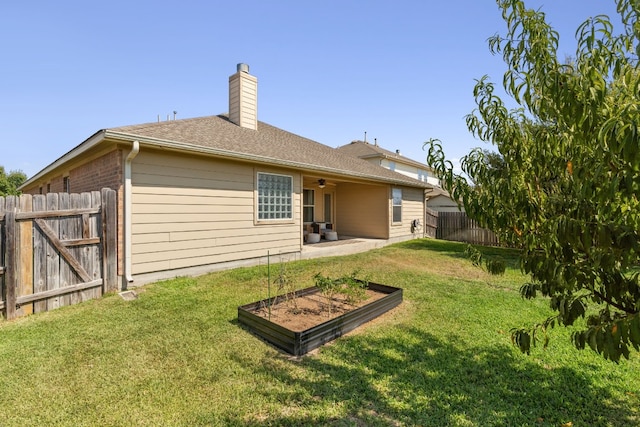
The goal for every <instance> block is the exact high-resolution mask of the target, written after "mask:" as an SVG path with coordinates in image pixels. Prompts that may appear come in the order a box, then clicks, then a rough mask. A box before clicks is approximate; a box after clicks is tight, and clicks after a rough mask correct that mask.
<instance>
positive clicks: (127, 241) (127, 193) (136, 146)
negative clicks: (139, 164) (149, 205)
mask: <svg viewBox="0 0 640 427" xmlns="http://www.w3.org/2000/svg"><path fill="white" fill-rule="evenodd" d="M139 152H140V142H138V141H137V140H134V141H133V143H132V144H131V151H130V152H129V154H128V155H127V158H126V160H125V162H124V203H123V204H124V206H123V207H124V224H123V226H124V227H123V232H122V238H123V240H124V245H123V247H124V277H125V280H126V283H131V282H133V276H132V275H131V251H132V250H131V238H132V235H131V223H132V219H131V209H132V201H131V163H132V162H133V159H134V158H135V157H136V156H137V155H138V153H139Z"/></svg>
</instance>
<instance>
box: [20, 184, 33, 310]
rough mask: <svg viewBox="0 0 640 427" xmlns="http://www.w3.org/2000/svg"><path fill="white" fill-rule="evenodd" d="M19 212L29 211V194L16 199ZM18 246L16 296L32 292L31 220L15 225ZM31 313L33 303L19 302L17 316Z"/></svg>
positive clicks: (30, 204)
mask: <svg viewBox="0 0 640 427" xmlns="http://www.w3.org/2000/svg"><path fill="white" fill-rule="evenodd" d="M18 206H19V207H20V212H31V211H32V208H33V201H32V196H31V194H22V195H21V196H20V197H19V199H18ZM16 231H17V232H18V237H17V238H16V242H18V247H19V250H20V256H19V257H16V260H17V262H18V266H19V267H18V273H17V274H16V279H17V283H16V292H17V294H16V298H17V297H21V296H25V295H31V294H33V223H32V221H21V222H20V223H19V224H18V225H17V227H16ZM32 313H33V303H25V304H21V306H20V309H17V313H16V315H17V316H24V315H28V314H32Z"/></svg>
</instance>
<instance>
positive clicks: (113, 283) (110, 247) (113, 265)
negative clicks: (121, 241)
mask: <svg viewBox="0 0 640 427" xmlns="http://www.w3.org/2000/svg"><path fill="white" fill-rule="evenodd" d="M117 206H118V198H117V193H116V191H115V190H112V189H110V188H103V189H102V209H101V210H102V212H101V213H102V280H103V282H102V283H103V292H105V293H106V292H111V291H115V290H117V289H118V250H117V245H118V223H117V212H118V210H117Z"/></svg>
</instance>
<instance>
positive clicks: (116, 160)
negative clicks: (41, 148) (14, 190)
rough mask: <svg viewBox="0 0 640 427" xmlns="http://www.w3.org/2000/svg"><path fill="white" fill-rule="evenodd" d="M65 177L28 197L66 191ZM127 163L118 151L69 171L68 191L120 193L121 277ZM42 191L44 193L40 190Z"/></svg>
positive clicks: (36, 187) (29, 191)
mask: <svg viewBox="0 0 640 427" xmlns="http://www.w3.org/2000/svg"><path fill="white" fill-rule="evenodd" d="M63 182H64V176H63V175H57V176H53V177H52V178H47V179H46V181H43V183H38V184H35V185H34V186H32V187H28V188H25V189H24V190H23V192H24V193H27V194H47V193H48V192H49V193H62V192H64V191H65V190H64V185H63ZM123 182H124V160H123V152H122V150H121V149H115V150H113V151H111V152H109V153H106V154H104V155H102V156H100V157H97V158H95V159H93V160H90V161H88V162H86V163H83V164H81V165H80V166H77V167H75V168H73V169H70V170H69V192H70V193H82V192H86V191H100V190H101V189H103V188H112V189H114V190H116V191H117V192H118V242H120V243H119V244H118V275H119V276H122V275H123V274H124V273H123V272H124V263H123V250H122V247H121V244H122V242H123V241H124V240H123V236H124V234H123V228H124V226H123V223H124V217H123V211H122V206H123V204H122V203H123V201H124V188H123ZM41 189H42V191H41Z"/></svg>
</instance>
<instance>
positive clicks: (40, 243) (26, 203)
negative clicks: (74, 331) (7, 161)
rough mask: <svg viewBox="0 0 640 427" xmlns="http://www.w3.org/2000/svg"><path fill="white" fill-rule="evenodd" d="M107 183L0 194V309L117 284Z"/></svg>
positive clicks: (18, 309) (46, 306)
mask: <svg viewBox="0 0 640 427" xmlns="http://www.w3.org/2000/svg"><path fill="white" fill-rule="evenodd" d="M116 214H117V198H116V192H115V191H114V190H111V189H103V190H102V191H101V192H100V191H93V192H91V193H81V194H68V193H49V194H46V195H35V196H32V195H29V194H24V195H21V196H7V197H0V287H1V290H2V300H1V301H0V310H2V311H3V313H4V315H5V316H6V318H7V319H13V318H15V317H17V316H23V315H27V314H31V313H38V312H42V311H48V310H52V309H55V308H58V307H61V306H65V305H71V304H76V303H78V302H81V301H85V300H88V299H91V298H96V297H100V296H101V295H102V294H103V293H104V292H108V291H112V290H116V289H117V249H116V244H117V220H116Z"/></svg>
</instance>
